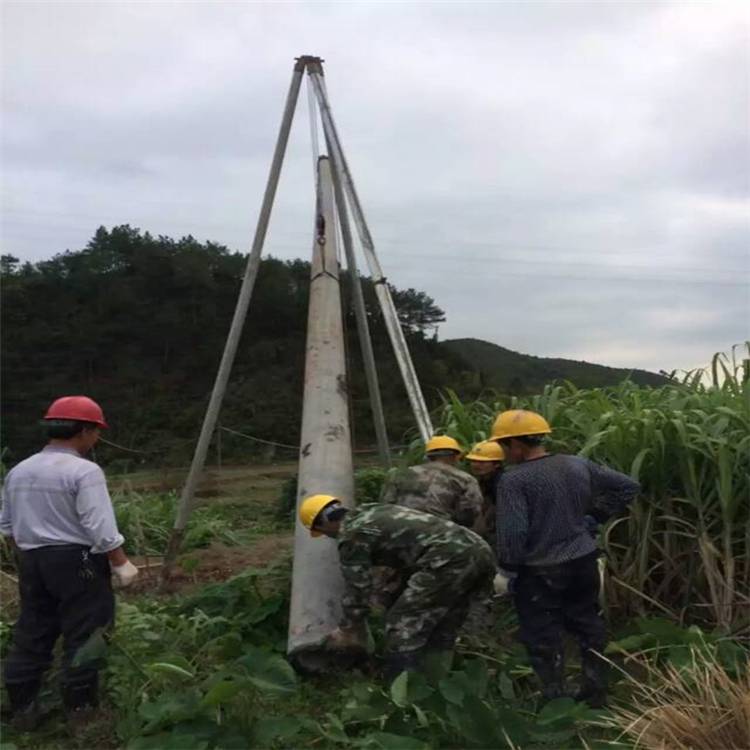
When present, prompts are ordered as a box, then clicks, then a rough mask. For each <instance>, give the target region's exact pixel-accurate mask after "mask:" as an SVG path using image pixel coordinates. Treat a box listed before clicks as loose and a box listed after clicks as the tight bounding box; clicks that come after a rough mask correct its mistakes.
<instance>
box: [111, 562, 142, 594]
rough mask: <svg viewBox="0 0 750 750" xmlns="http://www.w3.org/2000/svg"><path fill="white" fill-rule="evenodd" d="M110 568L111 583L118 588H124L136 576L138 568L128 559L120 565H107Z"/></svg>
mask: <svg viewBox="0 0 750 750" xmlns="http://www.w3.org/2000/svg"><path fill="white" fill-rule="evenodd" d="M109 567H110V568H111V570H112V579H113V580H112V585H113V586H114V587H115V588H118V589H124V588H126V587H128V586H130V584H131V583H133V581H134V580H135V579H136V578H137V577H138V568H136V567H135V565H133V563H132V562H130V560H126V561H125V562H124V563H123V564H122V565H112V564H111V563H110V566H109Z"/></svg>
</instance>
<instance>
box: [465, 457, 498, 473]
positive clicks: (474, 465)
mask: <svg viewBox="0 0 750 750" xmlns="http://www.w3.org/2000/svg"><path fill="white" fill-rule="evenodd" d="M469 468H470V469H471V473H472V474H473V475H474V476H475V477H486V476H487V475H488V474H492V473H494V472H495V471H497V470H498V469H499V468H500V462H499V461H469Z"/></svg>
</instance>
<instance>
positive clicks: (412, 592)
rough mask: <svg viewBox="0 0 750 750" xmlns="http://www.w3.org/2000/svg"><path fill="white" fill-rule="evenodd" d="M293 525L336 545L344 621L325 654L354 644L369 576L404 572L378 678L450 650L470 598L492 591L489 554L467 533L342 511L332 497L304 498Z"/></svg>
mask: <svg viewBox="0 0 750 750" xmlns="http://www.w3.org/2000/svg"><path fill="white" fill-rule="evenodd" d="M299 516H300V521H301V522H302V524H303V525H304V526H306V527H307V528H308V529H310V533H311V534H312V535H313V536H320V535H322V534H325V535H326V536H328V537H331V538H333V539H336V541H337V543H338V551H339V560H340V563H341V572H342V574H343V577H344V582H345V586H346V588H345V593H344V598H343V600H342V609H343V619H342V621H341V623H340V626H339V628H338V629H337V630H336V631H334V632H333V633H332V634H331V636H330V637H329V640H328V644H327V645H328V646H329V647H331V648H347V647H348V646H351V645H353V644H356V643H359V642H361V640H362V639H361V633H362V630H363V628H364V624H365V619H366V617H367V614H368V612H369V602H370V594H371V591H372V588H373V577H372V568H373V567H374V566H388V567H391V568H396V569H398V570H400V571H402V572H403V574H404V578H405V579H406V582H405V588H404V590H403V591H402V593H401V595H400V596H399V597H398V598H397V599H396V601H395V602H394V603H393V605H392V606H391V607H390V608H389V609H388V611H387V613H386V619H385V632H386V667H385V677H386V678H387V679H392V678H394V677H396V676H397V675H398V674H400V673H401V672H402V671H404V670H413V669H416V668H418V667H419V665H420V663H421V661H422V658H423V657H424V656H425V654H426V653H427V652H431V651H435V652H439V651H447V650H452V649H453V647H454V645H455V642H456V636H457V633H458V630H459V628H460V627H461V625H462V623H463V621H464V619H465V618H466V614H467V612H468V609H469V604H470V602H471V600H472V598H473V597H475V596H477V594H479V593H481V592H484V591H486V590H487V589H488V588H489V587H490V586H491V585H492V578H493V576H494V574H495V562H494V558H493V554H492V550H491V549H490V547H489V546H488V545H487V543H486V542H485V541H484V540H483V539H482V538H481V537H480V536H478V535H477V534H475V533H474V532H473V531H470V530H469V529H467V528H465V527H463V526H459V525H458V524H455V523H453V522H452V521H448V520H446V519H443V518H438V517H437V516H435V515H432V514H430V513H423V512H421V511H417V510H412V509H410V508H403V507H400V506H398V505H385V504H373V505H366V506H363V507H361V508H356V509H349V508H345V507H344V506H343V505H342V504H341V503H340V502H339V500H338V499H337V498H335V497H333V496H331V495H313V496H312V497H308V498H306V499H305V500H304V501H303V502H302V504H301V506H300V510H299Z"/></svg>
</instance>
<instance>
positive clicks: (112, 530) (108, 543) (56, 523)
mask: <svg viewBox="0 0 750 750" xmlns="http://www.w3.org/2000/svg"><path fill="white" fill-rule="evenodd" d="M0 533H2V534H3V535H5V536H12V537H13V539H14V540H15V542H16V544H17V545H18V547H20V549H22V550H29V549H36V548H37V547H49V546H55V545H61V544H81V545H85V546H86V547H90V548H91V551H92V552H94V553H103V552H110V551H111V550H114V549H117V548H118V547H121V546H122V543H123V541H124V539H123V536H122V534H120V532H119V531H118V530H117V522H116V520H115V513H114V509H113V508H112V500H111V499H110V497H109V492H108V490H107V480H106V479H105V477H104V472H103V471H102V470H101V468H100V467H99V466H97V465H96V464H95V463H93V461H88V460H86V459H85V458H82V457H81V456H80V455H79V454H78V453H77V452H76V451H75V450H73V449H71V448H62V447H59V446H52V445H48V446H47V447H46V448H44V449H43V450H42V451H41V452H40V453H35V454H34V455H33V456H30V457H29V458H27V459H26V460H25V461H21V463H19V464H18V465H17V466H14V467H13V468H12V469H11V470H10V472H8V475H7V476H6V478H5V484H4V486H3V493H2V511H1V512H0Z"/></svg>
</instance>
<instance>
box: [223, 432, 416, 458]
mask: <svg viewBox="0 0 750 750" xmlns="http://www.w3.org/2000/svg"><path fill="white" fill-rule="evenodd" d="M219 429H220V430H223V431H224V432H229V433H231V434H232V435H237V436H238V437H243V438H246V439H247V440H254V441H255V442H256V443H263V445H273V446H276V447H277V448H287V449H289V450H295V451H298V450H300V446H299V445H288V444H287V443H276V442H274V441H273V440H263V438H259V437H255V436H254V435H246V434H245V433H244V432H238V431H237V430H232V429H230V428H229V427H219ZM393 447H394V448H395V449H401V448H406V447H408V446H406V445H395V446H393ZM352 452H353V453H377V452H378V449H377V448H359V449H357V450H354V451H352Z"/></svg>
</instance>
